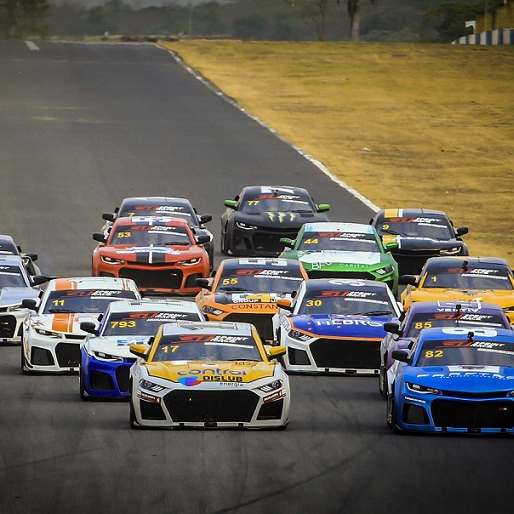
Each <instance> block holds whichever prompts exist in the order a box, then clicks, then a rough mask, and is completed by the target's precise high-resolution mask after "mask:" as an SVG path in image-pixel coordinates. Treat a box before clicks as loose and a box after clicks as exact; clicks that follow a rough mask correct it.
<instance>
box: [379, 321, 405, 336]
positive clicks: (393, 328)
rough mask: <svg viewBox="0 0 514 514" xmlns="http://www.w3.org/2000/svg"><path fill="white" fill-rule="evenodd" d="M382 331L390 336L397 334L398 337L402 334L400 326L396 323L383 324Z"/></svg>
mask: <svg viewBox="0 0 514 514" xmlns="http://www.w3.org/2000/svg"><path fill="white" fill-rule="evenodd" d="M384 330H385V331H386V332H389V333H390V334H398V335H399V336H401V335H402V333H403V332H402V331H401V330H400V324H399V323H397V322H396V321H388V322H387V323H384Z"/></svg>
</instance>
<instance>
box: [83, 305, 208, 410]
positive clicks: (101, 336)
mask: <svg viewBox="0 0 514 514" xmlns="http://www.w3.org/2000/svg"><path fill="white" fill-rule="evenodd" d="M170 321H205V317H204V315H203V313H202V312H201V311H200V309H199V308H198V306H197V305H196V304H195V303H194V302H191V301H186V300H178V299H177V300H175V299H167V300H165V301H164V300H162V301H157V300H155V301H152V300H119V301H115V302H111V303H110V304H109V306H108V308H107V310H106V312H105V314H104V315H103V316H101V323H100V327H99V328H97V324H96V323H93V322H83V323H81V325H80V328H81V329H82V330H83V331H84V332H87V333H88V335H87V337H86V338H85V339H84V341H83V342H82V344H81V345H80V368H79V376H80V380H79V384H80V398H81V399H82V400H84V401H88V400H90V399H94V398H105V399H109V398H124V397H128V396H130V392H129V370H130V367H131V366H132V364H133V363H134V361H135V360H136V359H135V357H134V355H132V354H131V353H130V350H129V347H130V345H131V344H132V343H139V344H146V343H147V342H148V341H149V339H150V338H151V337H152V336H154V335H155V334H156V332H157V329H158V328H159V327H160V326H161V325H162V324H163V323H167V322H170Z"/></svg>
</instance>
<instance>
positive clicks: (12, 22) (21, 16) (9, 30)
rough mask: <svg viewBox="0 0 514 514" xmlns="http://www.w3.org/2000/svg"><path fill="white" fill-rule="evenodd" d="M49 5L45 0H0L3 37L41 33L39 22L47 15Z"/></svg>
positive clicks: (0, 21)
mask: <svg viewBox="0 0 514 514" xmlns="http://www.w3.org/2000/svg"><path fill="white" fill-rule="evenodd" d="M49 9H50V5H49V4H48V2H47V0H0V24H2V25H3V29H4V33H5V37H7V38H16V37H23V36H24V35H27V34H29V35H32V34H39V35H42V34H43V32H44V29H43V28H42V27H41V26H40V22H41V21H42V20H43V19H44V18H45V16H47V14H48V10H49Z"/></svg>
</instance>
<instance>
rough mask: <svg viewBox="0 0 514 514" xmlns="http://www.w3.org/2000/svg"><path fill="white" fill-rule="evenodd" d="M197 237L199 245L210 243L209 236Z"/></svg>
mask: <svg viewBox="0 0 514 514" xmlns="http://www.w3.org/2000/svg"><path fill="white" fill-rule="evenodd" d="M195 239H196V242H197V243H198V244H199V245H204V244H205V243H208V242H209V241H210V240H211V238H210V237H209V236H198V237H196V238H195Z"/></svg>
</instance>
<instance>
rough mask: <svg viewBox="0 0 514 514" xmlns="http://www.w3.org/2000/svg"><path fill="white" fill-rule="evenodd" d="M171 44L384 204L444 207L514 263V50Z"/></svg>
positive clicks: (474, 242)
mask: <svg viewBox="0 0 514 514" xmlns="http://www.w3.org/2000/svg"><path fill="white" fill-rule="evenodd" d="M163 45H165V46H166V47H168V48H170V49H172V50H174V51H175V52H177V53H178V54H179V55H180V56H181V57H182V58H183V59H184V60H185V61H186V62H187V63H188V64H189V65H190V66H192V67H193V68H195V69H197V70H198V71H200V72H201V73H202V74H203V75H205V76H206V77H207V78H209V79H210V80H211V81H212V82H214V83H215V84H216V85H217V86H218V87H220V88H221V89H222V90H223V91H224V92H225V93H226V94H228V95H229V96H231V97H233V98H234V99H236V100H237V101H238V102H239V103H240V104H241V105H242V106H243V107H244V108H245V109H247V110H248V111H249V112H251V113H252V114H254V115H256V116H258V117H259V118H261V119H262V120H263V121H264V122H265V123H267V124H268V125H270V126H271V127H273V128H274V129H275V130H276V131H277V132H278V133H280V134H281V135H282V136H284V137H285V138H287V139H288V140H290V141H292V142H294V143H295V144H296V145H298V146H299V147H300V148H302V149H303V150H304V151H306V152H308V153H309V154H311V155H312V156H314V157H315V158H316V159H318V160H320V161H321V162H323V164H325V166H327V168H328V169H329V170H330V171H331V172H332V173H333V174H334V175H336V176H337V177H339V178H340V179H341V180H343V181H345V182H346V183H348V184H349V185H350V186H352V187H353V188H355V189H357V190H358V191H359V192H360V193H362V194H363V195H364V196H366V197H367V198H369V199H370V200H371V201H372V202H373V203H375V204H376V205H378V206H380V207H383V208H394V207H409V206H410V207H426V208H433V209H442V210H444V211H446V212H448V214H449V215H450V216H451V218H452V219H453V221H454V223H455V224H456V225H458V226H463V225H467V226H468V227H469V228H470V233H469V234H468V235H467V236H466V237H465V239H466V241H467V242H468V244H469V246H470V252H471V253H472V254H474V255H491V256H498V257H504V258H506V259H507V260H509V262H510V264H511V266H514V230H513V228H512V225H513V217H514V206H513V203H514V202H513V201H514V195H513V194H512V189H513V185H514V47H482V46H458V45H457V46H453V45H433V44H403V43H402V44H400V43H380V44H379V43H377V44H375V43H361V44H353V43H318V42H305V43H279V42H277V43H275V42H273V43H270V42H236V41H181V42H176V43H164V44H163Z"/></svg>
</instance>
